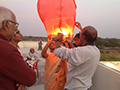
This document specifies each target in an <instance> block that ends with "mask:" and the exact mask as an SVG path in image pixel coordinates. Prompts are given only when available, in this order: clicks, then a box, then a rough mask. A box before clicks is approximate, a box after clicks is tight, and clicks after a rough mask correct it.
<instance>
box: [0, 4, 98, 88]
mask: <svg viewBox="0 0 120 90" xmlns="http://www.w3.org/2000/svg"><path fill="white" fill-rule="evenodd" d="M18 25H19V23H17V20H16V16H15V14H14V13H13V12H12V11H11V10H10V9H8V8H5V7H1V6H0V62H1V63H0V90H26V88H25V86H32V85H33V84H34V83H35V82H36V73H35V71H34V70H33V69H31V68H30V67H29V66H28V65H27V64H26V62H25V61H24V59H23V57H22V55H21V53H20V50H19V47H18V42H19V41H21V40H22V34H21V33H20V31H19V30H18V28H17V27H18ZM75 26H77V27H78V28H79V29H80V30H81V33H78V34H77V35H76V36H75V38H74V39H75V43H76V44H74V43H72V40H71V39H70V38H66V41H65V42H64V44H65V47H61V45H62V42H63V34H62V33H58V35H57V37H56V40H52V37H49V39H48V42H47V44H46V46H45V47H44V48H43V50H42V52H41V55H42V57H43V58H45V59H46V62H45V71H44V89H45V90H88V89H89V88H90V87H91V85H92V76H93V74H94V73H95V70H96V68H97V65H98V62H99V59H100V51H99V49H98V48H97V47H96V46H95V40H96V39H97V30H96V29H95V28H94V27H92V26H87V27H84V28H83V29H82V28H81V26H80V24H79V23H78V22H76V23H75ZM48 48H49V49H50V51H48ZM30 51H31V52H35V51H34V50H33V48H32V49H31V50H30ZM31 55H33V53H29V55H28V57H27V58H28V59H32V58H30V57H29V56H31ZM34 56H35V55H34ZM36 57H37V56H36ZM34 58H35V57H34ZM37 60H38V59H37Z"/></svg>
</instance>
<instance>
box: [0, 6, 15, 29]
mask: <svg viewBox="0 0 120 90" xmlns="http://www.w3.org/2000/svg"><path fill="white" fill-rule="evenodd" d="M12 14H13V12H12V11H11V10H9V9H8V8H5V7H2V6H0V27H2V22H3V21H4V20H11V18H12Z"/></svg>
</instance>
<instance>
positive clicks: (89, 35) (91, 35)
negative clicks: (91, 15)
mask: <svg viewBox="0 0 120 90" xmlns="http://www.w3.org/2000/svg"><path fill="white" fill-rule="evenodd" d="M83 35H85V39H86V40H87V42H89V43H94V42H95V40H96V39H97V30H96V29H95V28H94V27H92V26H87V27H85V28H84V29H83Z"/></svg>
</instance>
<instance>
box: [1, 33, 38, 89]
mask: <svg viewBox="0 0 120 90" xmlns="http://www.w3.org/2000/svg"><path fill="white" fill-rule="evenodd" d="M35 81H36V74H35V72H34V71H33V70H32V69H31V68H29V67H28V66H27V65H26V63H25V61H24V60H23V58H22V56H21V54H20V52H19V51H18V49H17V48H16V47H14V46H13V45H12V44H11V43H9V41H8V39H6V37H4V36H3V35H1V34H0V90H16V85H15V83H16V82H18V83H20V84H23V85H26V86H31V85H33V84H34V83H35Z"/></svg>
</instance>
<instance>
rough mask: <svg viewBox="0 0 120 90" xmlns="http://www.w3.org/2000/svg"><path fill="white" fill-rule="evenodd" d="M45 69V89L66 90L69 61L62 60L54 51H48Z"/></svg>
mask: <svg viewBox="0 0 120 90" xmlns="http://www.w3.org/2000/svg"><path fill="white" fill-rule="evenodd" d="M47 54H48V57H47V58H46V63H45V71H44V88H45V89H44V90H64V85H65V83H66V73H67V61H66V60H64V61H62V60H61V59H60V58H58V57H56V56H55V55H54V53H51V52H47Z"/></svg>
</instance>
